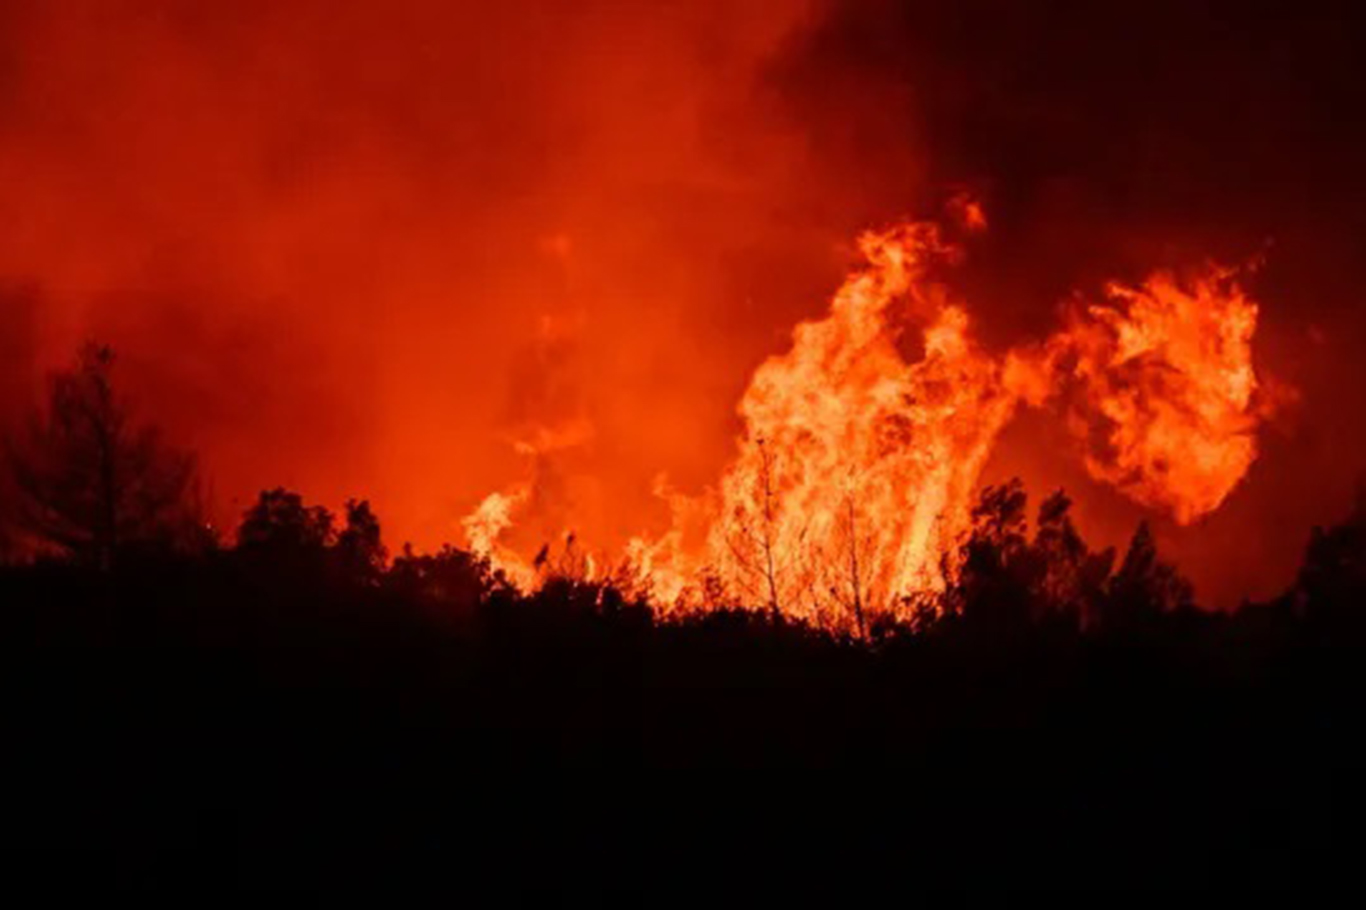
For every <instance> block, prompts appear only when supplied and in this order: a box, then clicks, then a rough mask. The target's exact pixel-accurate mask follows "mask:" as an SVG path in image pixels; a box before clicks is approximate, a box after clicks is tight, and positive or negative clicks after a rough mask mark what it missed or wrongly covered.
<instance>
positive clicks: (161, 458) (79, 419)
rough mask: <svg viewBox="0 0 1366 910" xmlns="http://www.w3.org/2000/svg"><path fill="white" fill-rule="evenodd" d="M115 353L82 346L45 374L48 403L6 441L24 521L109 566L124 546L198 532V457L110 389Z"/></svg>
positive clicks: (57, 543)
mask: <svg viewBox="0 0 1366 910" xmlns="http://www.w3.org/2000/svg"><path fill="white" fill-rule="evenodd" d="M114 360H115V358H114V352H113V350H112V349H111V348H109V347H108V346H105V345H98V344H89V345H86V346H85V347H84V348H82V349H81V351H80V354H79V356H78V357H77V359H76V362H75V364H74V365H73V366H72V367H71V368H69V369H67V370H63V371H60V372H57V373H55V374H54V375H53V376H52V377H51V378H50V380H49V383H48V396H47V401H46V406H45V407H44V408H41V409H37V410H35V412H34V413H33V414H31V415H30V418H29V420H28V422H27V426H26V427H24V428H23V430H22V431H21V432H20V433H19V434H17V436H16V438H11V439H9V440H7V443H6V456H7V458H6V461H7V462H8V465H9V468H10V472H11V475H12V478H13V481H14V485H15V489H16V491H17V494H18V496H17V498H18V524H19V526H20V528H21V529H22V530H23V531H25V532H26V533H28V534H29V535H32V536H33V537H34V538H36V539H37V540H38V541H39V542H41V543H42V544H45V545H47V546H50V547H55V548H57V549H59V550H61V551H63V552H65V553H67V554H69V555H71V556H73V557H75V558H76V559H78V560H80V561H88V562H90V563H92V564H95V565H99V566H101V567H105V568H107V567H108V566H109V565H110V564H111V563H112V561H113V559H114V557H115V554H116V552H117V551H119V550H120V549H121V548H123V547H125V546H129V545H140V544H149V543H175V542H177V541H184V540H186V539H188V535H193V534H197V533H198V532H199V531H200V530H201V529H202V523H201V522H200V520H199V516H200V513H201V508H200V503H199V496H198V483H197V470H196V461H195V458H194V456H193V455H192V454H190V453H188V452H185V451H181V450H179V449H177V448H174V447H173V446H171V445H169V444H167V443H166V442H165V441H164V440H163V439H162V434H161V431H160V429H159V428H158V427H157V426H155V425H153V424H150V423H143V422H139V421H138V420H136V419H135V416H134V414H133V413H132V411H131V409H130V408H129V406H128V404H127V403H126V402H125V401H124V400H123V398H122V397H121V396H120V395H119V394H118V393H117V391H116V389H115V387H114V382H113V370H114Z"/></svg>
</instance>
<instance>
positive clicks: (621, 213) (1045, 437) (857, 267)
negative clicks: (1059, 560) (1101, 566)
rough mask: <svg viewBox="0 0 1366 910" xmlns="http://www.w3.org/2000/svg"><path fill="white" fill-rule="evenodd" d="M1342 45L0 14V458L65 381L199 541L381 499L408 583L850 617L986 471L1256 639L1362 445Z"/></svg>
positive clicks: (1353, 181)
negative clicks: (269, 515)
mask: <svg viewBox="0 0 1366 910" xmlns="http://www.w3.org/2000/svg"><path fill="white" fill-rule="evenodd" d="M1300 6H1301V7H1308V6H1313V4H1302V5H1300ZM1221 7H1226V8H1221ZM1299 8H1300V7H1297V9H1299ZM1284 12H1285V11H1282V13H1284ZM1230 21H1236V22H1237V23H1238V25H1239V27H1238V28H1236V29H1231V28H1229V22H1230ZM1358 35H1359V31H1355V32H1354V31H1352V30H1349V29H1345V28H1342V27H1340V25H1338V24H1336V23H1335V22H1334V20H1333V17H1332V16H1312V15H1308V14H1307V13H1306V14H1305V15H1276V16H1271V15H1269V14H1264V13H1261V12H1259V10H1255V9H1251V8H1249V7H1248V5H1247V4H1227V5H1223V4H1219V3H1213V4H1197V5H1192V4H1189V3H1184V2H1180V0H1156V2H1154V3H1150V4H1143V5H1141V6H1134V7H1132V8H1130V7H1123V6H1116V5H1114V4H1090V5H1086V4H1083V5H1080V6H1078V5H1077V4H1066V3H1054V2H1051V0H1041V2H1040V3H1037V4H1013V5H1012V4H1000V3H992V2H985V0H981V2H978V0H964V2H962V3H953V4H947V3H942V2H939V3H930V2H916V0H897V2H892V0H809V2H803V0H791V2H782V0H753V2H744V0H724V2H723V0H678V2H670V0H663V2H657V3H627V2H621V0H585V2H579V3H563V2H552V0H509V2H504V3H494V4H474V3H450V2H443V0H391V2H387V3H382V4H381V3H377V2H374V0H138V2H133V0H127V2H120V0H64V2H61V3H53V2H39V0H8V2H0V215H3V224H4V228H3V229H2V230H0V430H3V428H4V425H7V424H9V423H10V422H11V421H13V420H15V419H17V417H18V416H19V415H20V414H21V413H22V411H23V409H24V407H26V406H27V405H28V404H29V403H30V402H31V401H32V400H33V398H34V397H35V395H36V393H37V391H38V390H39V388H40V385H41V379H42V376H43V374H44V373H45V371H47V370H49V369H51V368H53V367H55V366H57V365H59V364H62V363H65V362H67V361H68V360H69V359H70V357H71V356H72V354H73V352H74V351H75V350H76V348H77V347H78V345H79V344H80V343H81V342H82V341H83V340H85V339H87V338H92V337H94V338H98V339H101V340H105V341H108V342H109V343H111V344H112V345H114V346H115V347H116V348H117V349H118V351H119V354H120V360H119V364H120V366H119V370H120V373H121V379H122V381H123V382H124V383H125V384H126V385H127V386H128V387H129V391H130V393H131V395H132V397H133V398H134V399H135V400H136V401H137V402H139V404H140V405H141V406H142V407H143V408H144V409H145V410H146V411H147V412H148V415H149V416H150V417H152V418H153V419H155V420H157V421H159V422H160V423H162V424H164V425H165V427H166V428H167V430H168V432H169V433H170V434H171V435H172V436H173V437H174V438H177V439H179V440H181V441H183V442H185V443H187V444H189V445H191V446H193V447H194V448H196V449H197V450H198V451H199V453H200V454H201V457H202V461H203V464H204V466H205V470H206V474H207V480H208V485H209V489H210V492H211V494H212V499H213V502H214V505H215V511H216V517H217V519H218V521H219V522H220V523H221V524H222V525H224V526H225V527H229V526H231V525H232V523H233V522H235V520H236V518H237V517H238V516H239V515H240V514H241V511H242V510H243V509H244V508H245V507H246V505H247V504H248V503H249V502H250V500H251V499H253V498H254V497H255V495H256V493H257V492H258V491H259V490H261V489H263V488H267V487H275V486H278V485H284V486H287V487H290V488H293V489H296V490H298V491H299V492H301V493H302V494H304V495H305V496H306V497H307V498H308V499H310V500H312V501H319V502H322V503H324V504H326V505H329V506H332V507H334V508H335V507H337V506H339V505H340V504H341V503H342V502H343V501H344V500H345V499H346V498H347V497H350V496H360V497H366V498H369V499H370V500H371V501H372V503H373V505H374V507H375V509H376V511H377V513H378V514H379V515H380V517H381V519H382V520H383V522H384V530H385V536H386V538H387V540H388V541H389V543H390V544H391V546H392V547H393V548H395V549H397V548H398V547H399V546H401V545H402V543H403V542H404V541H412V542H413V543H414V544H415V545H416V546H417V547H419V548H432V547H436V546H439V545H440V544H441V543H443V542H445V541H451V542H454V543H457V544H467V545H471V546H477V547H481V548H485V549H495V548H497V549H499V552H503V553H506V554H508V558H509V559H510V560H511V559H512V554H515V555H516V558H517V559H518V560H521V561H523V562H525V563H526V565H527V566H528V568H529V569H534V566H533V564H534V562H535V557H536V556H537V554H538V553H539V552H540V550H541V548H542V546H543V545H545V544H547V543H548V544H550V554H549V557H548V561H549V562H550V563H555V562H556V561H563V560H569V561H571V562H579V563H584V564H586V563H588V562H590V561H591V562H593V563H594V565H595V569H596V571H601V572H606V571H614V570H616V569H617V568H618V567H619V566H620V565H621V564H622V562H628V563H631V564H633V565H635V566H637V567H638V568H640V570H641V571H642V572H643V573H644V575H645V576H646V577H648V578H649V579H650V580H651V582H652V584H653V586H654V587H655V589H656V591H657V592H658V594H659V595H660V596H661V597H665V596H666V595H667V598H666V599H672V597H673V596H675V595H676V594H681V593H683V592H684V590H685V589H687V588H689V587H693V588H696V586H697V584H698V581H697V578H698V576H699V574H702V575H706V576H707V577H709V578H712V579H713V580H716V581H721V582H724V584H725V586H726V587H728V588H730V589H733V591H734V592H735V593H737V594H741V595H743V596H744V597H746V598H747V599H751V600H752V601H753V602H755V603H756V605H761V604H763V603H766V602H768V601H769V600H777V601H780V602H781V604H782V605H783V607H784V608H787V609H792V610H795V611H802V612H808V613H810V612H815V611H818V610H819V609H827V608H828V609H831V610H834V611H836V612H838V611H840V610H844V609H845V607H844V606H841V604H847V603H849V602H850V601H851V600H852V599H854V598H855V597H857V598H858V599H859V600H860V601H867V602H870V603H871V602H883V601H888V600H891V601H895V600H896V598H897V597H898V596H899V595H900V594H902V593H904V592H906V591H907V590H910V589H914V588H918V587H920V586H923V585H930V586H933V585H934V584H936V583H937V580H936V579H937V578H938V575H939V573H940V572H941V571H942V565H941V560H940V556H941V555H942V552H943V549H944V547H946V546H948V545H949V542H950V541H951V540H952V538H953V536H954V534H955V533H957V531H958V530H960V529H961V527H960V525H961V519H962V515H963V506H964V503H966V502H969V501H971V499H972V497H973V496H974V495H975V494H976V490H977V488H978V487H980V486H981V485H982V484H984V483H996V482H1000V481H1002V480H1004V479H1006V478H1008V477H1010V476H1014V475H1019V476H1021V477H1022V478H1023V479H1024V481H1025V483H1026V486H1027V488H1028V489H1029V491H1030V492H1031V494H1033V495H1035V497H1036V498H1037V497H1039V496H1042V495H1044V494H1045V493H1046V492H1048V491H1049V490H1051V489H1053V488H1055V487H1058V486H1064V487H1065V488H1066V489H1067V491H1068V493H1069V495H1071V496H1072V497H1073V499H1074V500H1075V503H1076V505H1075V511H1076V518H1077V520H1078V524H1079V526H1080V528H1081V530H1082V532H1083V533H1084V534H1085V535H1086V536H1087V538H1088V540H1090V541H1092V542H1093V543H1095V544H1097V545H1106V544H1120V545H1122V544H1123V542H1124V540H1125V539H1126V538H1127V537H1128V536H1129V535H1130V534H1131V533H1132V531H1133V528H1134V525H1135V524H1136V523H1137V522H1138V521H1139V520H1141V519H1143V518H1148V519H1152V520H1153V521H1154V529H1155V532H1156V534H1157V537H1158V539H1159V541H1160V544H1161V547H1162V549H1163V551H1164V552H1165V553H1167V554H1169V555H1171V556H1173V557H1174V558H1176V560H1177V561H1178V563H1179V564H1180V565H1181V567H1182V569H1183V570H1184V571H1186V572H1188V573H1189V574H1190V575H1191V576H1192V577H1193V578H1194V580H1195V581H1196V583H1197V587H1198V589H1199V593H1200V596H1201V599H1202V600H1203V601H1205V602H1207V603H1223V604H1229V603H1232V602H1233V601H1235V600H1236V599H1237V598H1238V597H1240V596H1242V595H1244V594H1249V593H1250V594H1255V595H1257V596H1262V595H1267V594H1271V593H1274V592H1275V591H1277V590H1278V589H1279V587H1280V586H1282V585H1283V584H1284V583H1285V582H1286V581H1287V580H1288V578H1289V575H1290V573H1291V572H1293V570H1294V567H1295V565H1296V564H1297V561H1298V557H1299V551H1300V548H1301V547H1302V545H1303V541H1304V539H1305V537H1306V535H1307V533H1308V530H1309V528H1310V526H1311V525H1313V524H1314V523H1321V522H1325V521H1330V520H1333V519H1334V518H1335V517H1336V516H1337V514H1338V513H1339V512H1340V511H1341V509H1342V504H1343V503H1344V502H1346V501H1348V500H1349V498H1350V494H1351V489H1352V486H1353V482H1354V480H1355V476H1356V472H1357V470H1358V468H1359V464H1360V460H1359V453H1360V452H1362V451H1363V449H1364V448H1366V429H1363V427H1366V423H1363V422H1362V421H1360V420H1359V419H1356V418H1357V416H1358V415H1360V414H1361V413H1363V412H1366V358H1361V357H1360V356H1358V355H1359V352H1360V351H1361V350H1363V349H1366V331H1363V329H1366V320H1363V319H1361V318H1360V316H1359V310H1360V308H1359V306H1358V305H1357V297H1358V296H1359V289H1360V287H1361V286H1362V284H1363V279H1366V275H1362V274H1361V271H1362V269H1361V263H1363V262H1366V249H1364V248H1363V246H1362V240H1361V238H1364V237H1366V221H1363V219H1364V218H1366V215H1363V213H1366V185H1364V182H1363V179H1362V177H1363V171H1362V169H1361V167H1360V161H1361V160H1363V159H1364V158H1366V135H1363V133H1366V130H1362V129H1359V128H1358V127H1357V126H1356V124H1358V123H1359V122H1360V119H1361V118H1359V117H1357V116H1356V112H1357V111H1359V110H1360V109H1361V108H1362V105H1363V104H1366V98H1363V97H1361V92H1360V90H1359V87H1358V86H1360V85H1361V84H1366V80H1360V79H1352V78H1346V77H1347V76H1350V75H1351V74H1352V72H1353V71H1354V70H1353V68H1355V67H1359V66H1361V65H1362V64H1361V61H1363V60H1366V52H1364V51H1366V49H1363V48H1360V47H1358V46H1357V45H1358V44H1359V39H1358ZM946 201H947V203H948V204H947V205H946ZM927 218H928V219H937V220H939V221H941V222H942V226H941V227H939V228H930V227H928V226H925V225H924V224H921V223H919V222H921V221H923V220H924V219H927ZM870 228H871V229H873V232H872V233H871V234H867V235H866V237H865V239H864V240H863V241H862V242H860V241H858V238H859V237H860V236H864V232H866V231H868V230H869V229H870ZM1268 244H1269V245H1268ZM1253 259H1264V264H1263V265H1262V266H1261V267H1260V268H1259V269H1257V270H1256V271H1252V272H1248V271H1241V272H1239V273H1238V274H1229V273H1227V272H1225V271H1221V270H1220V269H1217V268H1210V267H1206V266H1204V265H1202V263H1204V262H1206V261H1207V260H1214V261H1217V262H1222V263H1228V264H1233V265H1237V264H1241V263H1245V262H1248V261H1250V260H1253ZM1254 301H1255V303H1254ZM794 326H798V327H799V328H797V329H796V330H795V333H794V328H793V327H794ZM1254 327H1255V329H1256V331H1255V334H1254V331H1253V330H1254ZM1275 380H1281V381H1283V382H1284V384H1285V385H1287V386H1290V387H1294V388H1295V389H1298V390H1299V393H1300V394H1299V397H1298V399H1297V400H1296V403H1295V404H1294V406H1284V407H1277V408H1275V409H1274V415H1275V416H1273V417H1270V418H1268V415H1270V414H1272V413H1273V409H1272V408H1271V407H1270V404H1271V403H1276V402H1283V401H1284V400H1285V399H1284V398H1283V397H1282V396H1281V395H1280V394H1279V393H1275V394H1273V391H1274V385H1273V383H1274V381H1275ZM765 475H767V478H768V480H767V485H768V493H767V494H766V495H765V494H764V492H763V491H764V486H765V483H764V476H765ZM756 481H757V482H756ZM494 493H496V494H498V495H496V496H493V497H492V498H490V494H494ZM6 505H7V503H6V502H5V501H4V497H3V496H2V495H0V521H3V513H4V511H5V508H6ZM851 506H852V508H851ZM766 511H767V514H765V512H766ZM570 533H572V534H573V535H574V541H575V543H574V546H573V547H572V548H571V550H572V552H571V553H570V554H569V555H566V554H565V546H564V541H565V538H566V535H568V534H570ZM765 541H767V544H766V543H765ZM770 545H776V546H770ZM765 550H771V551H772V552H773V553H775V554H776V555H777V561H775V565H774V571H772V572H769V571H767V569H766V563H767V560H766V558H765V556H764V552H765ZM851 556H852V557H854V559H853V560H852V561H851V559H850V557H851ZM836 557H839V558H836ZM852 562H857V564H858V566H857V569H854V568H852ZM543 565H544V563H543ZM834 566H840V567H842V569H841V570H840V571H838V572H835V571H834V569H833V568H830V567H834ZM645 567H648V570H646V568H645ZM534 574H535V572H534V571H533V572H532V575H533V576H534ZM768 576H772V578H773V580H774V582H775V585H774V587H776V588H779V590H777V592H776V595H775V594H774V592H773V591H770V590H768V589H769V587H770V586H769V585H768V583H767V582H768ZM827 576H829V577H827ZM851 578H857V579H858V582H857V583H856V584H852V583H850V581H849V580H850V579H851ZM531 580H532V581H533V582H534V577H533V578H532V579H531ZM812 592H816V593H817V594H818V595H819V596H814V595H813V593H812ZM832 604H833V606H831V605H832Z"/></svg>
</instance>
